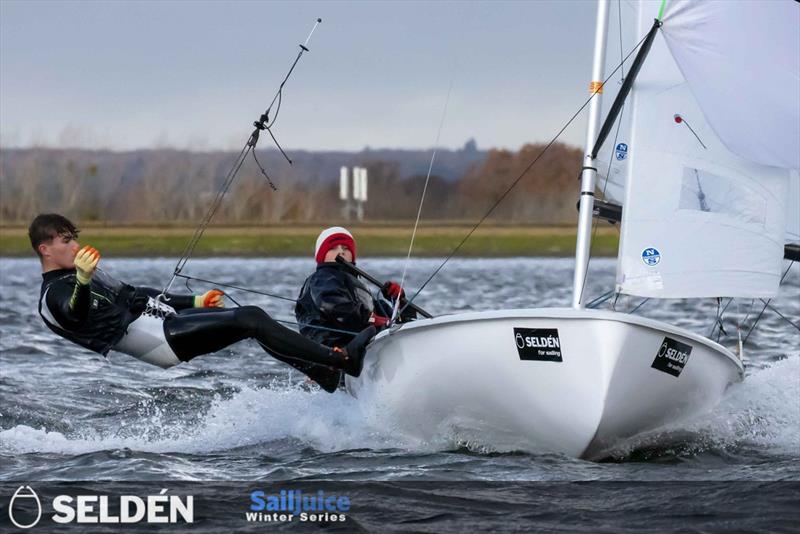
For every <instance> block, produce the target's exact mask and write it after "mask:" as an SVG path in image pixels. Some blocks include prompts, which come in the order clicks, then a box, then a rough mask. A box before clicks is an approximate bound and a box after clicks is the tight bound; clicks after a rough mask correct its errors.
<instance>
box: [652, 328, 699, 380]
mask: <svg viewBox="0 0 800 534" xmlns="http://www.w3.org/2000/svg"><path fill="white" fill-rule="evenodd" d="M691 353H692V346H691V345H687V344H686V343H681V342H680V341H676V340H674V339H672V338H671V337H665V338H664V341H662V342H661V347H659V349H658V352H657V353H656V359H655V360H653V364H652V365H651V366H650V367H652V368H653V369H658V370H659V371H663V372H665V373H667V374H670V375H672V376H680V374H681V371H683V368H684V367H685V366H686V363H687V362H688V361H689V355H690V354H691Z"/></svg>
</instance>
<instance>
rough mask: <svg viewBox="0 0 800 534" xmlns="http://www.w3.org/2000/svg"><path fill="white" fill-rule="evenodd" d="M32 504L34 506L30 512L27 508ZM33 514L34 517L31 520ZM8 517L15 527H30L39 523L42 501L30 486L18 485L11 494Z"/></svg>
mask: <svg viewBox="0 0 800 534" xmlns="http://www.w3.org/2000/svg"><path fill="white" fill-rule="evenodd" d="M33 506H35V507H36V508H35V512H34V513H33V514H31V513H30V511H29V510H28V508H32V507H33ZM34 515H35V516H36V518H35V519H33V520H31V517H33V516H34ZM8 518H9V519H10V520H11V522H12V523H14V525H15V526H16V527H17V528H32V527H35V526H36V524H37V523H39V520H40V519H41V518H42V502H41V501H40V500H39V496H38V495H37V494H36V492H35V491H33V489H32V488H31V487H30V486H20V487H19V488H17V491H15V492H14V495H12V496H11V501H10V502H9V503H8Z"/></svg>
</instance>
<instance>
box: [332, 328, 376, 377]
mask: <svg viewBox="0 0 800 534" xmlns="http://www.w3.org/2000/svg"><path fill="white" fill-rule="evenodd" d="M376 333H377V330H375V327H374V326H368V327H367V328H365V329H364V330H362V331H361V332H359V334H358V335H357V336H356V337H354V338H353V340H352V341H351V342H350V343H348V344H347V345H345V346H344V348H339V347H334V348H333V349H331V350H332V351H333V352H338V353H340V354H341V355H342V356H343V358H344V362H343V365H342V370H343V371H344V372H345V373H347V374H348V375H350V376H359V375H360V374H361V369H363V367H364V356H365V355H366V353H367V343H369V342H370V340H371V339H372V338H373V337H375V334H376Z"/></svg>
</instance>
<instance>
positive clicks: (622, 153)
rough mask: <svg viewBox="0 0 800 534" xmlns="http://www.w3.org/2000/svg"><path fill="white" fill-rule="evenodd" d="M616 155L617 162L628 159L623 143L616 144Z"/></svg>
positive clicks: (626, 148)
mask: <svg viewBox="0 0 800 534" xmlns="http://www.w3.org/2000/svg"><path fill="white" fill-rule="evenodd" d="M616 153H617V159H618V160H619V161H622V160H624V159H625V158H627V157H628V145H627V144H625V143H620V144H618V145H617V149H616Z"/></svg>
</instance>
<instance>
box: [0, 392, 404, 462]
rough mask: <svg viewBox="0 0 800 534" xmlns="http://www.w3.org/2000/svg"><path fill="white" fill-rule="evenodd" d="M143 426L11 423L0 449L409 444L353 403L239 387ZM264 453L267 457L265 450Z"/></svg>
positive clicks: (72, 450)
mask: <svg viewBox="0 0 800 534" xmlns="http://www.w3.org/2000/svg"><path fill="white" fill-rule="evenodd" d="M166 410H169V407H160V408H158V409H157V410H156V414H155V415H153V414H152V411H153V410H152V409H151V410H150V414H149V415H148V416H147V418H146V419H145V420H136V421H126V424H125V426H126V427H129V428H131V427H133V428H135V429H136V435H135V437H131V436H127V435H126V434H130V431H129V430H127V431H126V429H124V428H121V429H120V430H119V431H118V433H117V434H114V435H106V434H101V433H100V432H97V431H85V432H84V433H83V434H82V435H80V436H72V435H71V436H65V435H64V434H62V433H60V432H55V431H53V432H50V431H47V429H45V428H40V429H35V428H31V427H29V426H25V425H18V426H16V427H14V428H11V429H9V430H4V431H2V432H0V449H2V450H3V451H4V452H13V453H30V452H41V453H57V454H83V453H88V452H95V451H101V450H114V449H124V448H127V449H132V450H137V451H144V452H156V453H168V452H186V453H208V452H214V451H221V450H228V449H232V448H236V447H244V446H251V445H257V444H260V443H265V442H270V441H275V440H281V439H296V440H299V441H301V442H303V443H304V444H306V445H308V446H310V447H313V448H315V449H317V450H320V451H323V452H331V451H337V450H345V449H356V448H371V449H381V448H407V447H408V446H409V445H410V444H409V443H408V442H403V441H401V440H398V439H397V438H395V437H394V436H392V435H391V434H388V433H385V432H383V431H382V428H383V425H382V424H381V423H380V421H378V420H376V418H375V414H374V413H370V410H369V407H367V409H364V408H363V407H362V406H361V405H360V404H359V402H358V401H357V400H356V399H354V398H352V397H350V396H348V395H346V394H344V393H341V392H337V393H336V394H334V395H329V394H328V393H325V392H321V391H307V390H304V389H300V388H297V387H287V386H283V387H271V388H266V389H250V388H245V389H243V390H242V391H240V392H239V393H237V394H235V395H234V396H233V397H232V398H230V399H225V400H222V399H220V400H217V401H215V402H214V403H213V404H212V406H211V408H210V409H209V410H208V411H207V412H206V413H204V414H201V415H198V416H197V419H196V420H194V421H189V422H185V423H182V424H180V425H179V426H175V424H174V423H171V424H170V425H171V426H169V427H168V426H167V424H166V423H165V422H164V421H165V419H166V416H165V414H164V413H163V412H164V411H166ZM267 453H269V451H267Z"/></svg>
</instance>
